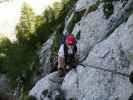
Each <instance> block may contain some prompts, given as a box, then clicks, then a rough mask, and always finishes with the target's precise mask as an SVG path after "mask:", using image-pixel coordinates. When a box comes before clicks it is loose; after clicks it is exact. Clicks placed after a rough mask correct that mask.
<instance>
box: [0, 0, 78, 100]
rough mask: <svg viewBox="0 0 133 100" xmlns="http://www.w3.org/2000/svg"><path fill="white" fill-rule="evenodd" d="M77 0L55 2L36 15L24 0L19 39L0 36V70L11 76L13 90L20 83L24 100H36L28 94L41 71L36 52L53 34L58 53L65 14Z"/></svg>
mask: <svg viewBox="0 0 133 100" xmlns="http://www.w3.org/2000/svg"><path fill="white" fill-rule="evenodd" d="M76 1H77V0H73V1H72V0H62V2H61V3H55V4H54V7H53V8H52V7H49V8H48V9H46V10H45V11H44V13H43V15H42V16H36V15H35V14H34V11H33V9H32V8H31V7H30V6H29V5H28V4H26V3H24V4H23V7H22V11H21V12H22V15H21V18H20V21H19V23H18V24H17V26H16V33H17V34H16V36H17V41H15V42H13V43H12V42H11V41H10V40H9V39H8V38H6V37H1V38H0V73H4V74H6V75H7V77H8V78H9V81H10V87H11V91H14V90H15V89H16V87H17V86H18V85H19V89H20V93H21V96H20V97H21V99H22V100H34V99H27V98H29V97H27V96H26V94H28V91H29V90H30V89H31V88H32V87H33V85H34V83H33V79H34V76H36V75H37V73H38V71H39V67H40V63H39V57H38V55H37V51H38V50H39V49H40V47H41V46H42V44H43V43H44V42H46V40H47V39H48V38H49V37H50V36H51V35H52V34H53V33H54V34H55V38H54V44H53V46H52V54H53V56H54V55H56V54H57V50H58V48H59V40H60V38H61V34H62V31H63V29H64V20H65V17H66V14H67V12H68V11H69V9H70V8H71V7H72V5H73V4H74V3H75V2H76ZM25 98H26V99H25Z"/></svg>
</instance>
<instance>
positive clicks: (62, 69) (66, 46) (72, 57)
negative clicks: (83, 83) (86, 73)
mask: <svg viewBox="0 0 133 100" xmlns="http://www.w3.org/2000/svg"><path fill="white" fill-rule="evenodd" d="M78 56H79V55H78V52H77V45H76V39H75V37H74V36H73V35H72V34H68V35H67V36H66V38H65V41H64V43H63V44H61V46H60V49H59V52H58V72H59V73H60V75H65V73H66V72H68V71H69V70H70V69H71V68H75V67H76V65H77V62H78Z"/></svg>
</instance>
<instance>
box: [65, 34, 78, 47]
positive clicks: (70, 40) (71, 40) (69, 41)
mask: <svg viewBox="0 0 133 100" xmlns="http://www.w3.org/2000/svg"><path fill="white" fill-rule="evenodd" d="M75 43H76V39H75V37H74V36H73V35H71V34H70V35H68V36H67V37H66V44H68V45H74V44H75Z"/></svg>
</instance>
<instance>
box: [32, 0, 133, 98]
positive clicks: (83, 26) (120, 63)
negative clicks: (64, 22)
mask: <svg viewBox="0 0 133 100" xmlns="http://www.w3.org/2000/svg"><path fill="white" fill-rule="evenodd" d="M81 2H82V3H81ZM85 2H89V3H88V4H87V3H85ZM95 2H96V0H79V1H78V2H77V4H76V10H77V11H80V10H82V9H86V8H88V7H87V6H91V5H92V4H94V3H95ZM132 5H133V0H127V1H125V2H124V1H121V0H120V1H119V0H117V1H114V2H113V6H114V13H113V14H112V15H111V16H110V18H109V19H105V17H104V12H103V10H102V9H103V3H100V4H99V7H98V9H96V10H95V11H93V12H91V13H88V14H87V16H83V17H82V18H81V20H80V21H79V22H78V26H77V25H76V26H75V27H76V28H77V27H78V31H79V30H80V40H79V41H78V44H79V46H80V54H81V56H86V55H87V57H86V59H85V60H84V61H83V62H82V64H80V65H78V66H77V68H76V69H72V70H71V71H70V72H69V73H68V74H67V75H66V76H65V78H64V80H63V83H62V84H61V85H60V89H61V91H62V92H63V95H64V97H65V99H66V100H71V99H72V100H129V97H130V96H131V94H132V93H133V84H131V83H130V81H129V78H128V75H129V74H130V72H131V71H132V70H133V13H132V12H133V6H132ZM75 32H76V30H75ZM52 74H54V73H52ZM57 78H58V77H57ZM44 80H45V81H46V79H45V78H44ZM37 84H38V83H37ZM37 84H36V86H35V87H39V85H37ZM40 84H45V83H43V82H42V83H41V82H40ZM35 87H34V88H35ZM44 87H47V88H48V86H47V85H45V86H44ZM34 88H33V89H32V90H31V91H33V90H34ZM40 91H41V90H38V93H41V92H40ZM31 95H34V93H33V92H32V93H31ZM39 95H41V94H39ZM34 96H36V95H34ZM37 97H38V96H37ZM38 100H41V99H39V98H38ZM42 100H45V99H42ZM131 100H132V99H131Z"/></svg>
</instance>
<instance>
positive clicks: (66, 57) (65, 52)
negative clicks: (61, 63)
mask: <svg viewBox="0 0 133 100" xmlns="http://www.w3.org/2000/svg"><path fill="white" fill-rule="evenodd" d="M76 52H77V46H76V45H74V48H73V54H72V55H69V54H68V48H67V46H66V44H64V57H65V62H68V61H69V60H71V59H72V60H74V58H75V54H76ZM70 57H71V58H70Z"/></svg>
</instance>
